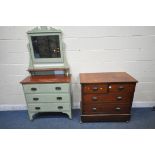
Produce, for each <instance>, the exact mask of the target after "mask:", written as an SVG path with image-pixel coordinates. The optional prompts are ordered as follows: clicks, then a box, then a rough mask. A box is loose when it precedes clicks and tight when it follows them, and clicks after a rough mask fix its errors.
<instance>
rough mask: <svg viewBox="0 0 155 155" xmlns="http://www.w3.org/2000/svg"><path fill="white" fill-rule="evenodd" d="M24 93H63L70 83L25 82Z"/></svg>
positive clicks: (67, 90) (67, 89) (66, 90)
mask: <svg viewBox="0 0 155 155" xmlns="http://www.w3.org/2000/svg"><path fill="white" fill-rule="evenodd" d="M23 89H24V92H25V93H65V92H69V89H70V85H69V84H67V83H63V84H25V85H23Z"/></svg>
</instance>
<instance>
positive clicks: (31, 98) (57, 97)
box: [25, 94, 70, 103]
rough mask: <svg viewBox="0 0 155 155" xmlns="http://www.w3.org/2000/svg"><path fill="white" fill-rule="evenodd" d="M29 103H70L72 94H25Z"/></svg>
mask: <svg viewBox="0 0 155 155" xmlns="http://www.w3.org/2000/svg"><path fill="white" fill-rule="evenodd" d="M25 97H26V101H27V102H28V103H44V102H45V103H46V102H47V103H54V102H57V103H63V102H70V94H25Z"/></svg>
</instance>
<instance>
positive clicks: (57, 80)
mask: <svg viewBox="0 0 155 155" xmlns="http://www.w3.org/2000/svg"><path fill="white" fill-rule="evenodd" d="M70 80H71V77H70V76H68V77H67V76H63V75H43V76H29V77H27V78H26V79H24V80H23V81H21V83H22V85H23V90H24V95H25V99H26V103H27V107H28V113H29V118H30V120H33V116H34V115H35V114H37V113H41V112H61V113H66V114H67V115H68V116H69V118H70V119H71V118H72V113H71V95H70V94H71V93H70Z"/></svg>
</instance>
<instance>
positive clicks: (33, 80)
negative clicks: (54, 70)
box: [21, 75, 71, 84]
mask: <svg viewBox="0 0 155 155" xmlns="http://www.w3.org/2000/svg"><path fill="white" fill-rule="evenodd" d="M70 81H71V77H70V76H63V75H42V76H28V77H26V78H25V79H24V80H23V81H21V83H22V84H41V83H69V82H70Z"/></svg>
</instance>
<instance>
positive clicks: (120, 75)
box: [80, 72, 138, 84]
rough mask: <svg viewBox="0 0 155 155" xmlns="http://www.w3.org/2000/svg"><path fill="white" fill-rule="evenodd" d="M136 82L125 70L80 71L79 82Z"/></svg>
mask: <svg viewBox="0 0 155 155" xmlns="http://www.w3.org/2000/svg"><path fill="white" fill-rule="evenodd" d="M119 82H134V83H136V82H138V81H137V80H136V79H135V78H133V77H132V76H130V75H129V74H128V73H126V72H105V73H81V74H80V83H81V84H84V83H119Z"/></svg>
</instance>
